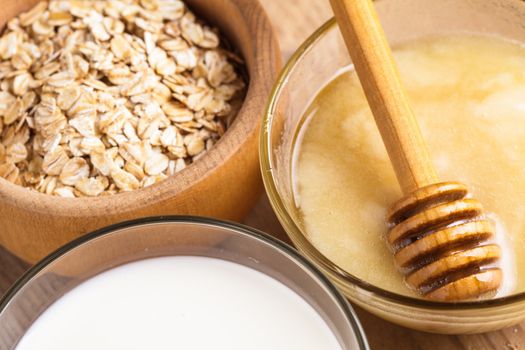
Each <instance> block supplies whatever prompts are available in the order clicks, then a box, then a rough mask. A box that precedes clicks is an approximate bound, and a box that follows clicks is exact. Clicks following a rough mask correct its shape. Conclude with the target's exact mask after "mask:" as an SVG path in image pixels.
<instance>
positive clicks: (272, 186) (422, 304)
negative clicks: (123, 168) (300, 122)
mask: <svg viewBox="0 0 525 350" xmlns="http://www.w3.org/2000/svg"><path fill="white" fill-rule="evenodd" d="M376 1H377V0H376ZM336 29H337V23H336V21H335V18H334V17H332V18H330V19H329V20H328V21H326V22H325V23H324V24H323V25H321V26H320V27H319V28H318V29H317V30H315V31H314V32H313V33H312V34H311V35H310V36H309V37H308V38H307V39H306V40H305V41H304V42H303V43H302V44H301V45H300V46H299V48H298V49H297V50H296V51H295V52H294V53H293V54H292V56H291V57H290V58H289V59H288V62H286V64H285V66H284V68H283V70H282V71H281V74H280V75H279V77H278V79H277V81H276V83H275V85H274V87H273V89H272V93H271V95H270V97H269V99H268V103H267V105H266V111H265V113H264V115H263V120H262V128H261V131H260V135H259V137H260V138H259V162H260V165H261V173H262V178H263V183H264V187H265V189H266V193H267V194H268V197H269V199H270V204H271V206H272V208H273V210H274V212H275V213H276V215H277V217H278V219H279V221H280V223H281V224H282V225H283V227H284V229H285V231H286V233H287V235H288V236H289V237H290V239H291V240H292V241H293V242H294V244H296V241H298V242H300V244H301V245H302V246H303V247H306V248H302V249H299V251H301V253H302V254H305V255H306V256H307V258H308V259H309V260H311V261H312V262H313V263H314V265H316V266H318V267H319V268H320V269H321V270H323V271H327V272H328V275H334V276H336V277H337V278H338V279H342V280H343V281H344V282H345V283H348V284H350V285H354V286H356V287H358V288H359V289H361V290H363V291H365V292H366V293H372V295H376V296H378V297H380V298H382V299H384V300H387V301H388V302H391V303H395V304H401V305H405V306H408V307H416V308H424V309H428V310H436V311H461V310H473V309H492V308H498V307H502V306H508V305H510V304H514V303H519V302H523V301H525V292H520V293H516V294H511V295H508V296H504V297H500V298H495V299H487V300H474V301H463V302H442V301H432V300H426V299H420V298H415V297H411V296H408V295H403V294H398V293H395V292H391V291H388V290H386V289H383V288H380V287H377V286H374V285H372V284H370V283H368V282H366V281H364V280H362V279H360V278H357V277H355V276H354V275H352V274H350V273H348V272H346V271H345V270H344V269H342V268H341V267H339V266H338V265H337V264H335V263H334V262H332V261H330V260H329V259H328V258H327V257H325V256H324V255H323V254H322V253H321V252H320V251H319V250H318V249H317V248H316V247H314V246H313V245H312V244H311V243H310V242H309V240H308V239H307V238H306V237H305V235H304V234H303V232H302V231H301V229H300V228H299V226H298V225H297V224H296V223H295V221H294V219H293V218H292V217H291V215H290V214H289V213H288V210H287V209H286V206H285V205H284V201H283V199H282V197H281V195H280V193H279V191H278V190H277V184H276V182H275V181H274V180H275V179H274V177H273V168H274V166H273V161H272V158H271V154H272V146H271V137H272V136H271V134H272V123H273V118H274V114H275V109H276V105H277V101H278V99H279V98H280V96H281V93H282V91H283V89H284V88H285V87H286V85H287V83H288V80H289V78H290V75H291V74H293V72H294V70H295V67H296V66H297V64H298V63H299V62H300V61H301V60H302V59H303V57H304V56H305V55H306V54H307V53H308V52H309V51H310V50H312V49H314V46H315V44H316V43H317V42H318V41H320V40H322V39H323V38H324V37H325V36H326V35H327V34H329V33H330V32H331V31H332V30H336Z"/></svg>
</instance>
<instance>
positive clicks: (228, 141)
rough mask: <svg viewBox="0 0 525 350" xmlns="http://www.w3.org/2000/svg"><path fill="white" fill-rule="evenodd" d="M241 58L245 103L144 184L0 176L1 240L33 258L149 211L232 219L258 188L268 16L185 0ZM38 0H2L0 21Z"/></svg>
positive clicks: (270, 46)
mask: <svg viewBox="0 0 525 350" xmlns="http://www.w3.org/2000/svg"><path fill="white" fill-rule="evenodd" d="M185 1H186V3H187V4H188V6H189V7H190V8H191V9H192V10H193V11H195V12H196V13H197V14H198V15H199V16H202V17H203V18H204V19H206V20H207V21H208V22H209V23H211V24H212V25H215V26H217V27H218V28H219V29H220V30H221V33H222V34H223V35H224V36H225V37H226V38H227V39H228V40H229V41H230V43H231V44H233V46H234V47H236V48H237V49H238V50H239V51H240V53H241V55H242V56H243V58H244V60H245V61H246V66H247V71H248V75H249V85H248V91H247V95H246V99H245V101H244V104H243V106H242V108H241V110H240V111H239V113H238V115H237V117H236V119H235V121H234V122H233V123H232V125H231V126H230V128H229V129H228V131H227V132H226V134H225V135H224V136H223V137H222V139H221V140H220V141H219V142H218V143H217V144H216V145H215V146H214V147H213V148H212V149H211V150H210V151H209V152H207V153H206V154H205V155H204V156H203V157H202V158H200V159H199V160H198V161H196V162H195V163H194V164H192V165H190V166H189V167H187V168H186V169H184V170H182V171H181V172H179V173H177V174H176V175H174V176H171V177H170V178H168V179H166V180H164V181H162V182H160V183H158V184H155V185H153V186H151V187H148V188H144V189H140V190H137V191H133V192H127V193H121V194H117V195H114V196H108V197H99V198H74V199H70V198H60V197H54V196H49V195H45V194H40V193H37V192H35V191H30V190H28V189H26V188H23V187H21V186H17V185H14V184H12V183H10V182H8V181H6V180H4V179H2V178H0V244H1V245H3V246H4V247H5V248H7V249H8V250H10V251H11V252H13V253H14V254H16V255H17V256H19V257H21V258H22V259H24V260H26V261H28V262H35V261H37V260H39V259H40V258H42V257H43V256H45V255H47V254H48V253H50V252H51V251H53V250H55V249H56V248H58V247H59V246H61V245H63V244H65V243H67V242H68V241H70V240H72V239H74V238H76V237H78V236H80V235H82V234H84V233H87V232H90V231H93V230H96V229H98V228H101V227H103V226H107V225H110V224H113V223H116V222H120V221H124V220H129V219H135V218H139V217H144V216H151V215H169V214H191V215H202V216H212V217H217V218H223V219H230V220H239V219H241V218H242V217H244V216H245V215H246V214H247V212H248V211H249V210H250V209H251V207H252V206H253V204H254V203H255V201H256V200H257V198H258V196H259V195H260V193H261V191H262V182H261V179H260V170H259V164H258V152H257V141H258V137H257V136H258V131H259V127H260V121H261V117H262V115H263V114H264V107H265V104H266V98H267V96H268V95H269V93H270V90H271V88H272V85H273V82H274V80H275V77H276V76H277V73H278V71H279V68H280V63H281V62H280V51H279V47H278V44H277V40H276V37H275V35H274V33H273V30H272V27H271V25H270V21H269V20H268V17H267V16H266V14H265V12H264V10H263V9H262V7H261V5H260V4H259V3H258V2H257V1H253V0H229V1H225V0H185ZM37 2H38V0H3V1H2V10H1V11H0V27H3V25H4V24H5V23H6V21H8V20H9V19H11V18H13V17H14V16H16V15H18V14H20V13H21V12H24V11H27V10H29V9H30V8H31V7H32V6H34V5H35V4H36V3H37Z"/></svg>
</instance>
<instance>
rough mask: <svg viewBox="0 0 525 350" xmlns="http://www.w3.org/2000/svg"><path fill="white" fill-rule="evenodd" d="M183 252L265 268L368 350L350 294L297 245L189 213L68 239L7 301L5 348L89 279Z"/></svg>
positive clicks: (1, 325) (1, 339)
mask: <svg viewBox="0 0 525 350" xmlns="http://www.w3.org/2000/svg"><path fill="white" fill-rule="evenodd" d="M177 255H185V256H187V255H190V256H204V257H213V258H218V259H223V260H227V261H232V262H235V263H238V264H241V265H244V266H247V267H250V268H253V269H255V270H258V271H260V272H262V273H265V274H266V275H268V276H271V277H273V278H275V279H276V280H278V281H280V282H281V283H283V284H284V285H286V286H288V287H289V288H290V289H292V290H294V291H295V292H296V293H298V294H299V295H300V296H301V297H302V298H303V299H304V300H306V301H307V302H308V303H309V304H310V305H311V306H312V307H313V308H314V309H315V310H316V311H317V312H318V313H319V315H320V316H321V317H322V318H323V319H324V320H325V322H326V324H327V325H328V326H329V327H330V329H331V330H332V332H333V333H334V335H335V336H336V338H337V339H338V341H339V343H340V344H341V348H342V349H345V350H347V349H348V350H350V349H364V350H366V349H368V345H367V341H366V338H365V335H364V333H363V330H362V328H361V325H360V324H359V321H358V320H357V316H356V315H355V313H354V311H353V310H352V308H351V307H350V305H349V304H348V302H347V301H346V299H345V298H344V297H343V296H342V295H341V294H340V293H339V292H338V291H337V289H335V288H334V286H333V285H332V284H331V283H330V282H329V281H328V280H327V279H326V278H325V277H324V275H323V274H321V273H320V272H319V271H318V270H317V269H316V268H315V267H314V266H313V265H312V264H311V263H309V262H308V261H307V260H306V259H304V258H303V257H302V256H300V255H299V254H298V253H297V252H296V251H295V250H294V249H293V248H291V247H289V246H287V245H286V244H284V243H281V242H280V241H278V240H277V239H275V238H273V237H270V236H268V235H266V234H264V233H262V232H260V231H257V230H255V229H252V228H249V227H246V226H242V225H238V224H234V223H229V222H224V221H218V220H214V219H207V218H199V217H183V216H173V217H158V218H146V219H139V220H135V221H129V222H125V223H122V224H117V225H113V226H109V227H107V228H104V229H102V230H99V231H96V232H93V233H91V234H88V235H86V236H83V237H81V238H79V239H77V240H75V241H73V242H71V243H69V244H67V245H66V246H64V247H62V248H61V249H59V250H57V251H56V252H55V253H53V254H51V255H49V256H48V257H47V258H45V259H44V260H42V261H41V262H40V263H38V264H37V265H35V266H34V267H33V268H31V269H30V270H29V271H28V272H27V273H26V274H25V275H24V276H23V277H21V278H20V280H19V281H18V282H16V284H15V285H14V286H13V287H12V288H11V289H10V290H9V291H8V292H7V294H6V295H5V296H4V297H3V298H2V299H0V349H3V350H11V349H15V348H16V344H17V343H18V342H19V340H20V339H21V337H22V336H23V335H24V333H25V332H26V331H27V329H28V328H29V327H30V326H31V324H32V323H33V322H34V321H35V319H36V318H38V316H39V315H40V314H41V313H42V312H43V311H45V310H46V309H47V308H48V307H49V306H50V305H51V304H52V303H53V302H54V301H56V300H57V299H58V298H60V297H61V296H62V295H64V294H65V293H66V292H68V291H69V290H71V289H72V288H74V287H76V286H77V285H79V284H80V283H82V282H83V281H85V280H86V279H88V278H90V277H93V276H95V275H97V274H99V273H101V272H103V271H106V270H108V269H111V268H114V267H117V266H119V265H122V264H125V263H130V262H133V261H138V260H142V259H147V258H153V257H160V256H177Z"/></svg>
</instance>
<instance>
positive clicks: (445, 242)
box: [330, 0, 503, 301]
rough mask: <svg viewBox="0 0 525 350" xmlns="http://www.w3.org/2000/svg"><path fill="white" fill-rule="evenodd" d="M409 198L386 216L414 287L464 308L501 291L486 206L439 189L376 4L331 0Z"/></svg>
mask: <svg viewBox="0 0 525 350" xmlns="http://www.w3.org/2000/svg"><path fill="white" fill-rule="evenodd" d="M330 1H331V4H332V8H333V10H334V13H335V17H336V19H337V22H338V24H339V28H340V29H341V32H342V34H343V38H344V39H345V43H346V46H347V48H348V51H349V53H350V55H351V57H352V60H353V63H354V66H355V70H356V71H357V74H358V76H359V79H360V81H361V85H362V86H363V89H364V91H365V94H366V97H367V99H368V103H369V105H370V108H371V110H372V112H373V115H374V118H375V121H376V124H377V126H378V129H379V131H380V133H381V136H382V138H383V142H384V144H385V146H386V149H387V151H388V155H389V157H390V160H391V162H392V165H393V167H394V170H395V173H396V176H397V179H398V181H399V184H400V185H401V188H402V190H403V193H404V197H403V198H402V199H401V200H399V201H398V202H397V203H395V204H394V205H393V206H392V207H391V208H390V210H389V211H388V213H387V224H388V225H389V231H388V234H387V241H388V244H389V246H390V248H391V250H392V251H393V253H394V260H395V262H396V265H397V267H398V269H399V270H400V271H401V273H403V274H404V275H405V280H406V282H407V283H408V285H409V286H411V287H412V288H414V289H415V290H416V291H417V292H418V293H420V294H421V295H423V296H424V297H426V298H429V299H433V300H439V301H459V300H466V299H472V298H476V297H478V296H481V295H483V294H486V293H488V292H493V291H495V290H497V289H498V288H499V286H500V284H501V282H502V278H503V272H502V271H501V269H500V268H498V267H496V266H495V262H496V261H497V260H498V259H499V258H500V255H501V249H500V247H499V246H498V245H497V244H494V243H491V240H492V238H493V237H494V232H495V228H494V225H493V223H492V222H491V221H490V220H488V219H487V218H486V217H485V215H484V213H483V207H482V206H481V203H479V202H478V201H477V200H475V199H472V198H470V197H469V196H468V190H467V188H466V187H465V186H464V185H463V184H461V183H457V182H439V180H438V177H437V175H436V172H435V170H434V167H433V165H432V162H431V160H430V156H429V154H428V150H427V147H426V145H425V142H424V140H423V138H422V136H421V133H420V131H419V127H418V125H417V122H416V119H415V118H414V114H413V111H412V109H411V107H410V105H409V103H408V99H407V97H406V93H405V91H404V88H403V85H402V84H401V81H400V78H399V73H398V71H397V67H396V66H395V64H394V62H393V57H392V53H391V51H390V48H389V46H388V43H387V41H386V38H385V34H384V32H383V29H382V27H381V24H380V22H379V19H378V16H377V14H376V12H375V9H374V5H373V3H372V1H371V0H330Z"/></svg>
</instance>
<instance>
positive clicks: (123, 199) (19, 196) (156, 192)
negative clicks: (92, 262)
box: [0, 0, 280, 217]
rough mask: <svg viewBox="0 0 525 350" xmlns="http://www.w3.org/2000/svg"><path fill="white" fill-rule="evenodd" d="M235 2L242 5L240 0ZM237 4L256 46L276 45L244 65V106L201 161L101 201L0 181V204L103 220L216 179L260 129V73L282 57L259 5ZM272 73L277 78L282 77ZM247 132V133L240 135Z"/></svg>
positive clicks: (263, 77)
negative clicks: (262, 30) (216, 173)
mask: <svg viewBox="0 0 525 350" xmlns="http://www.w3.org/2000/svg"><path fill="white" fill-rule="evenodd" d="M232 1H233V2H239V0H232ZM240 2H243V0H241V1H240ZM237 5H238V6H236V7H237V9H238V10H239V14H240V15H241V17H242V18H243V19H244V20H245V21H243V23H245V25H246V29H247V30H248V33H249V35H250V39H251V42H252V43H253V44H252V47H254V48H260V47H262V46H263V45H264V42H265V41H266V40H268V39H269V41H270V42H271V43H272V44H271V45H269V46H265V48H267V49H268V50H267V52H265V53H264V54H259V55H254V59H253V64H251V65H250V64H248V62H247V60H246V65H247V71H248V74H249V82H248V89H247V91H246V96H245V98H244V101H243V102H242V106H241V108H240V109H239V112H238V113H237V116H236V117H235V120H234V122H233V123H232V125H230V127H229V128H228V129H227V130H226V133H225V134H224V135H223V137H221V139H220V140H219V141H218V142H217V143H216V144H215V145H214V146H213V147H212V148H211V149H210V150H209V151H207V152H206V153H205V154H204V155H203V156H202V157H201V158H199V159H198V160H196V161H195V162H194V163H192V164H190V165H189V166H188V167H186V168H185V169H183V170H181V171H180V172H178V173H176V174H174V175H171V176H169V177H168V178H166V179H165V180H163V181H161V182H159V183H156V184H154V185H151V186H149V187H145V188H141V189H138V190H134V191H130V192H121V193H117V194H114V195H110V196H101V197H80V198H63V197H59V196H53V195H48V194H44V193H40V192H38V191H36V190H31V189H28V188H26V187H23V186H20V185H16V184H13V183H11V182H9V181H7V180H6V179H4V178H2V177H0V200H1V201H4V202H6V203H8V204H10V205H12V206H13V207H16V208H23V209H26V210H27V209H30V210H31V211H33V212H41V213H49V211H53V212H54V213H53V214H54V215H57V214H58V215H61V213H60V212H59V211H63V216H67V217H82V216H94V215H104V214H111V213H114V212H119V213H126V212H130V211H132V210H136V209H137V208H141V207H147V206H149V205H151V204H153V203H158V202H162V201H165V200H168V199H169V198H172V197H174V196H176V195H178V194H180V193H182V192H184V191H188V190H190V189H191V188H192V187H193V186H195V185H196V184H197V183H200V182H202V181H205V180H206V178H207V177H208V176H210V175H211V176H213V175H212V174H211V173H213V172H214V171H216V170H217V169H219V168H220V167H221V166H223V165H224V164H225V163H227V162H228V160H229V159H230V158H231V157H232V156H233V155H234V154H236V153H237V152H239V151H240V149H241V148H242V146H243V145H244V143H245V142H246V140H247V139H248V138H249V137H250V136H252V135H253V134H254V132H255V131H256V130H257V127H258V126H259V123H260V117H261V116H262V113H263V112H264V106H265V105H266V95H264V94H261V93H260V91H261V90H262V91H264V90H265V89H266V88H265V81H266V79H267V78H269V77H272V75H271V74H270V75H268V74H261V72H263V73H266V72H272V71H273V70H275V67H274V66H273V64H274V63H275V58H276V57H279V56H278V55H279V54H280V51H279V45H278V42H277V38H276V35H275V32H274V29H273V27H272V25H271V22H270V19H269V18H268V16H267V14H266V12H265V10H264V9H263V7H262V5H261V4H260V3H259V1H252V2H250V7H249V8H247V7H246V6H243V5H242V4H237ZM253 18H257V21H253V20H251V19H253ZM260 27H262V28H265V29H266V28H267V29H269V31H268V33H267V37H266V39H265V38H264V37H262V36H260V35H258V32H259V29H258V28H260ZM219 29H220V28H219ZM266 58H269V59H266ZM273 73H274V74H275V75H277V73H278V72H277V71H275V72H273ZM272 84H273V82H270V83H268V84H267V85H268V88H267V90H268V93H269V92H270V90H271V85H272ZM254 109H255V110H260V112H261V114H260V115H257V113H253V110H254ZM246 126H249V128H246ZM243 127H244V128H245V129H246V130H242V129H243ZM237 134H239V135H242V137H234V136H235V135H237ZM225 141H229V142H225ZM199 174H200V175H199Z"/></svg>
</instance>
